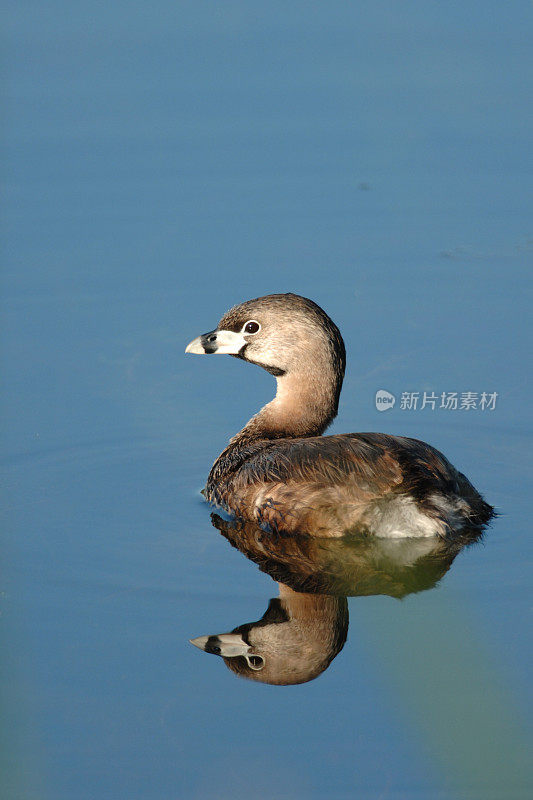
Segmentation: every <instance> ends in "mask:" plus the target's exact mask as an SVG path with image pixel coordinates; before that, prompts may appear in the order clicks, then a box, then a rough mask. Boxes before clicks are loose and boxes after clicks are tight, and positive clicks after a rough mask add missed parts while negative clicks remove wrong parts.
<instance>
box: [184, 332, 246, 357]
mask: <svg viewBox="0 0 533 800" xmlns="http://www.w3.org/2000/svg"><path fill="white" fill-rule="evenodd" d="M246 344H247V342H246V339H245V338H244V336H243V335H242V333H235V332H234V331H223V330H222V331H219V330H214V331H209V333H203V334H202V335H201V336H197V337H196V339H193V340H192V342H189V344H188V345H187V347H186V348H185V352H186V353H195V354H196V355H204V354H205V353H206V354H208V355H211V354H213V353H218V354H220V355H223V354H225V353H226V354H228V355H232V356H236V355H238V354H239V353H240V352H241V350H242V349H243V347H245V346H246Z"/></svg>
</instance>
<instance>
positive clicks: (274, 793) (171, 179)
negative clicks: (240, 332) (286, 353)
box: [1, 0, 533, 800]
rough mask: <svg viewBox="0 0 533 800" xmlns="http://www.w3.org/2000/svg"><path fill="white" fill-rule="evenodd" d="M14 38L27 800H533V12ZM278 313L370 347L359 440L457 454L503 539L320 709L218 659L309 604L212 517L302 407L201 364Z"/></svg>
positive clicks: (362, 369)
mask: <svg viewBox="0 0 533 800" xmlns="http://www.w3.org/2000/svg"><path fill="white" fill-rule="evenodd" d="M5 10H6V13H5V20H4V25H5V40H6V41H5V47H4V53H5V55H4V66H3V84H2V91H3V94H4V109H5V118H6V120H7V123H6V126H5V129H4V134H3V145H4V146H3V153H4V155H3V158H2V168H3V187H4V188H3V202H2V207H3V235H2V239H3V263H4V269H3V278H2V305H3V315H2V316H3V323H2V327H3V331H2V361H3V385H4V389H3V400H2V406H3V407H2V420H3V422H2V437H3V456H2V467H3V469H2V472H3V481H2V482H3V486H4V502H3V508H4V517H5V519H4V524H3V536H2V538H3V552H4V556H3V570H2V573H3V577H2V579H1V580H2V587H1V588H2V595H1V606H2V617H1V620H2V629H3V633H2V637H3V654H4V658H3V666H2V674H3V681H2V685H3V689H4V691H3V701H2V704H3V712H2V728H3V740H4V741H3V745H2V749H1V752H2V758H3V760H4V764H3V767H2V770H1V774H2V781H3V783H4V786H3V789H2V797H5V798H7V800H15V799H16V800H19V799H20V800H30V799H31V800H34V799H35V800H71V798H73V797H75V798H77V799H78V800H86V799H87V800H89V798H90V799H91V800H92V799H93V798H113V799H115V798H122V797H124V798H126V797H127V798H128V800H136V798H139V799H140V798H143V800H168V798H187V799H189V798H200V799H202V798H207V797H216V798H244V797H249V796H250V795H253V796H254V797H256V798H258V799H259V798H261V800H262V799H263V798H268V799H270V798H284V799H285V798H287V799H290V800H296V799H298V800H300V798H301V799H302V800H303V799H307V798H310V799H311V798H312V799H313V800H314V798H323V797H331V798H335V799H339V800H340V799H341V798H352V797H357V798H364V799H366V798H372V799H374V798H375V799H376V800H377V798H380V799H381V798H387V800H392V799H394V800H396V798H398V799H399V798H401V799H402V800H404V799H405V800H407V798H409V800H411V798H417V800H418V799H420V800H422V798H424V799H425V798H438V799H439V800H441V799H442V800H444V799H446V800H448V799H449V800H459V799H460V798H461V799H462V798H468V800H473V799H474V798H475V799H476V800H477V799H478V798H479V800H482V799H483V800H487V798H490V799H491V800H499V798H505V800H515V798H526V797H530V796H531V791H532V776H531V767H530V764H529V758H528V748H530V746H531V719H532V717H531V680H530V661H531V654H532V650H533V647H532V640H531V618H530V613H531V595H530V582H531V581H530V574H531V564H532V557H533V549H532V544H531V541H532V539H531V533H530V508H529V496H530V495H529V491H530V485H531V483H530V478H531V466H530V458H529V456H530V452H531V448H532V445H533V426H532V421H531V407H532V403H531V397H532V393H531V387H530V384H528V377H529V366H528V356H529V354H530V344H529V342H530V338H528V334H529V336H530V316H531V313H530V309H531V297H530V295H529V290H530V288H531V277H530V275H531V268H532V261H533V228H532V224H531V219H532V214H531V211H532V204H531V184H532V174H531V173H532V160H531V138H532V127H533V124H532V123H533V114H532V110H531V108H532V107H531V88H532V80H531V78H532V74H531V73H532V70H531V64H532V60H531V34H532V16H533V14H532V9H531V6H530V5H528V4H526V3H519V2H510V3H507V4H505V5H502V4H501V3H495V2H488V3H485V4H484V5H483V7H480V6H479V4H477V3H473V2H462V3H455V2H453V3H446V4H438V3H428V2H412V3H409V4H400V3H395V2H381V0H378V2H374V3H372V4H370V3H357V4H355V3H352V4H350V3H340V2H332V3H327V4H320V3H300V2H296V3H288V4H285V3H279V2H270V3H268V4H265V3H256V2H247V3H243V2H226V3H224V4H208V3H185V2H174V3H170V2H155V3H151V4H144V3H136V2H130V3H121V2H118V3H112V4H103V3H94V2H93V3H75V4H71V3H65V2H49V3H46V4H30V3H13V2H8V3H7V4H6V5H5ZM280 291H293V292H297V293H300V294H303V295H305V296H308V297H311V298H312V299H313V300H315V301H316V302H318V303H319V304H320V305H321V306H323V307H324V308H325V310H326V311H327V312H328V313H329V314H330V315H331V317H332V318H333V319H334V320H335V322H336V323H337V324H338V326H339V327H340V329H341V331H342V333H343V335H344V338H345V341H346V345H347V350H348V370H347V376H346V381H345V385H344V390H343V394H342V397H341V405H340V411H339V416H338V418H337V420H336V421H335V423H334V425H333V426H332V429H331V430H332V432H346V431H357V430H360V431H366V430H383V431H386V432H390V433H402V434H405V435H409V436H415V437H417V438H421V439H424V440H426V441H429V442H430V443H431V444H433V445H434V446H436V447H438V448H439V449H440V450H442V451H443V452H444V453H445V454H446V455H447V456H448V458H449V459H450V460H451V461H452V462H453V463H454V464H455V465H456V466H457V467H458V468H459V469H461V470H462V471H464V472H465V473H466V474H467V475H468V477H469V478H470V479H471V480H472V482H473V483H474V484H475V486H476V487H477V488H478V489H479V490H480V491H482V492H483V493H484V495H485V496H486V498H487V500H488V501H489V502H491V503H492V504H494V505H496V506H497V508H498V510H499V511H500V517H499V518H498V519H497V520H496V521H495V522H494V524H493V525H492V527H491V528H490V529H489V531H488V532H487V535H486V536H485V539H484V541H483V543H482V544H478V545H476V546H474V547H471V548H468V549H466V550H464V551H463V552H462V553H460V554H459V555H458V557H457V558H456V560H455V562H454V563H453V565H452V566H451V568H450V570H449V571H448V572H447V573H446V574H445V575H444V577H443V578H442V579H441V581H440V582H439V583H438V585H437V586H436V588H433V589H428V590H427V591H425V592H421V593H418V594H410V595H408V596H407V597H405V599H403V600H398V599H394V598H392V597H389V596H383V595H381V596H377V595H374V596H367V597H357V596H354V597H350V598H349V600H348V605H349V613H350V624H349V632H348V640H347V642H346V644H345V646H344V648H343V649H342V651H341V652H340V653H339V654H338V655H337V657H336V658H335V659H334V660H333V662H332V663H331V665H330V666H329V668H328V669H327V670H326V671H325V672H323V674H322V675H321V676H320V677H318V678H317V679H316V680H314V681H311V682H309V683H305V684H302V685H299V686H288V687H287V686H269V685H261V684H258V683H254V682H250V681H245V680H242V679H239V678H238V677H237V676H235V675H234V674H232V673H231V672H230V671H229V670H227V669H226V667H225V666H224V663H223V662H222V660H221V659H217V658H214V657H212V656H211V655H206V654H204V653H201V652H199V651H198V650H197V649H195V648H194V647H192V646H191V645H190V644H189V642H188V639H189V638H191V637H196V636H199V635H201V634H210V633H219V632H223V631H230V630H231V629H232V628H234V627H235V626H237V625H240V624H241V623H243V622H249V621H252V620H258V619H260V617H261V616H262V614H263V613H264V611H265V609H266V607H267V605H268V601H269V599H270V598H273V597H277V595H278V587H277V585H276V583H275V582H273V580H272V579H271V578H270V577H269V576H268V575H267V574H265V573H263V572H261V571H259V570H258V568H257V566H256V565H255V564H253V563H252V562H250V561H248V560H247V559H246V558H245V557H244V556H243V555H242V554H241V553H239V552H238V551H237V550H236V549H234V548H232V547H231V546H230V545H229V544H228V542H227V541H226V540H225V539H224V538H223V537H222V536H221V535H220V533H219V532H218V531H217V530H216V529H215V528H213V527H212V525H211V522H210V519H209V509H208V508H207V507H206V506H205V505H204V504H203V502H202V498H201V496H200V494H199V490H200V489H201V487H202V486H203V482H204V481H205V477H206V475H207V473H208V471H209V468H210V466H211V463H212V462H213V460H214V458H215V457H216V455H217V454H218V453H219V452H220V450H221V449H222V448H223V447H224V445H225V443H226V442H227V440H228V438H229V437H230V436H231V435H232V434H233V433H235V432H236V431H237V430H238V429H239V427H241V426H242V425H243V424H244V422H245V421H246V420H247V419H248V418H249V417H250V416H251V415H252V413H254V412H255V411H256V410H257V409H258V408H259V406H260V405H262V404H263V403H264V402H266V401H267V400H269V399H270V397H271V396H272V394H273V391H274V385H273V379H272V378H271V377H270V376H268V375H267V374H266V373H263V372H261V371H260V370H258V369H257V368H254V367H252V366H250V365H247V364H245V363H242V362H239V361H237V360H235V359H227V358H218V359H217V358H214V359H201V358H193V357H190V356H187V357H185V356H184V354H183V350H184V347H185V345H186V343H187V342H188V341H190V340H191V339H192V338H194V337H195V336H196V335H198V334H200V333H203V332H204V331H207V330H210V329H212V328H213V327H214V326H215V325H216V323H217V321H218V319H219V318H220V316H221V315H222V314H223V312H224V311H225V310H226V309H227V308H228V307H230V306H231V305H233V304H234V303H236V302H239V301H241V300H245V299H248V298H250V297H256V296H259V295H262V294H265V293H269V292H280ZM379 389H384V390H387V391H389V392H391V393H393V394H394V395H395V396H396V398H397V401H396V404H395V406H394V408H393V409H391V410H388V411H386V412H379V411H377V410H376V407H375V402H374V397H375V393H376V391H377V390H379ZM424 391H426V392H428V393H429V392H434V393H435V394H437V395H438V396H439V397H440V394H441V393H442V392H453V391H456V392H458V393H459V395H461V393H464V392H476V393H478V399H479V397H480V395H481V393H482V392H491V393H492V392H496V393H497V401H496V406H495V408H494V409H493V410H489V409H485V410H481V409H479V408H477V409H471V410H469V411H466V410H464V409H463V410H460V409H457V410H446V409H440V408H438V407H437V408H435V410H431V408H429V407H426V408H424V409H423V410H421V409H420V407H419V408H418V409H416V410H414V409H412V410H407V409H402V408H401V403H400V398H401V396H402V393H403V392H419V393H420V396H422V394H423V392H424Z"/></svg>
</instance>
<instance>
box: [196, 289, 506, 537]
mask: <svg viewBox="0 0 533 800" xmlns="http://www.w3.org/2000/svg"><path fill="white" fill-rule="evenodd" d="M185 352H186V353H196V354H217V355H220V354H229V355H232V356H235V357H236V358H240V359H243V360H244V361H248V362H249V363H251V364H255V365H257V366H260V367H262V368H263V369H265V370H266V371H267V372H269V373H270V374H271V375H273V376H274V377H275V378H276V381H277V392H276V396H275V397H274V399H273V400H271V401H270V402H269V403H267V404H266V405H265V406H264V407H263V408H262V409H261V410H260V411H259V412H258V413H257V414H256V415H255V416H253V417H252V419H251V420H250V421H249V422H248V423H247V424H246V425H245V426H244V428H243V429H242V430H241V431H240V432H239V433H237V434H236V435H235V436H234V437H233V438H232V439H231V440H230V442H229V444H228V446H227V447H226V448H225V449H224V450H223V452H222V453H221V454H220V456H219V457H218V458H217V459H216V461H215V463H214V464H213V467H212V469H211V471H210V473H209V477H208V479H207V484H206V487H205V489H204V495H205V497H206V499H207V500H208V501H209V502H211V503H214V504H215V505H217V506H219V507H222V508H224V509H225V510H226V511H227V512H229V513H230V514H232V515H233V516H235V517H237V518H239V519H243V520H248V521H251V522H254V523H256V524H259V525H260V526H262V527H265V528H267V529H268V528H269V529H271V530H274V531H279V532H283V533H288V534H304V535H310V536H334V537H337V536H343V535H344V534H346V533H350V532H363V533H365V534H368V535H374V536H380V537H403V536H409V537H411V536H440V537H442V538H450V537H453V535H454V532H456V531H458V530H461V529H462V528H479V527H481V526H483V525H484V524H485V523H487V522H488V521H489V519H490V518H491V516H492V514H493V509H492V507H491V506H490V505H488V503H486V502H485V501H484V500H483V498H482V497H481V495H480V494H479V492H478V491H477V490H476V489H475V488H474V487H473V486H472V484H471V483H470V482H469V481H468V479H467V478H466V477H465V476H464V475H463V474H462V473H461V472H459V471H458V470H457V469H455V467H453V466H452V465H451V464H450V462H449V461H448V460H447V459H446V458H445V457H444V456H443V455H442V453H440V452H439V451H438V450H436V449H435V448H434V447H432V446H431V445H429V444H426V443H425V442H422V441H419V440H417V439H410V438H407V437H403V436H392V435H388V434H384V433H345V434H335V435H330V436H323V435H322V434H323V433H324V431H325V430H326V428H327V427H328V425H329V424H330V423H331V422H332V420H333V419H334V418H335V417H336V415H337V410H338V404H339V395H340V392H341V388H342V382H343V379H344V371H345V366H346V351H345V347H344V342H343V339H342V336H341V334H340V332H339V329H338V328H337V326H336V325H335V323H334V322H333V321H332V320H331V319H330V317H329V316H328V315H327V314H326V312H325V311H324V310H323V309H322V308H320V306H318V305H317V304H316V303H314V302H313V301H312V300H309V299H307V298H305V297H301V296H299V295H296V294H292V293H289V294H271V295H266V296H264V297H258V298H256V299H254V300H248V301H246V302H244V303H241V304H239V305H237V306H235V307H234V308H232V309H230V310H229V311H228V312H227V313H225V314H224V316H223V317H222V319H221V320H220V322H219V323H218V326H217V327H216V328H215V329H214V330H212V331H209V332H208V333H205V334H203V335H202V336H198V337H197V338H196V339H194V340H193V341H192V342H190V343H189V344H188V345H187V348H186V350H185Z"/></svg>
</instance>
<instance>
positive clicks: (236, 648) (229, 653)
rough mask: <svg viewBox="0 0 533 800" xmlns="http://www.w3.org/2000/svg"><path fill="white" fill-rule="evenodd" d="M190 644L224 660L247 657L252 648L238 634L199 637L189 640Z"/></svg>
mask: <svg viewBox="0 0 533 800" xmlns="http://www.w3.org/2000/svg"><path fill="white" fill-rule="evenodd" d="M189 641H190V643H191V644H193V645H194V646H195V647H198V648H199V649H200V650H203V651H204V652H206V653H212V654H213V655H215V656H223V658H234V657H235V656H245V655H246V654H247V653H248V652H249V651H250V650H251V647H250V645H249V644H246V642H245V641H244V639H243V638H242V636H240V635H239V634H238V633H221V634H219V635H218V636H198V637H197V638H196V639H189Z"/></svg>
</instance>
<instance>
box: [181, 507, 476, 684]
mask: <svg viewBox="0 0 533 800" xmlns="http://www.w3.org/2000/svg"><path fill="white" fill-rule="evenodd" d="M211 519H212V522H213V525H214V526H215V527H216V528H218V530H219V531H220V533H221V534H222V535H223V536H224V537H225V538H226V539H227V540H228V542H229V543H230V544H231V545H232V546H233V547H236V548H237V549H238V550H240V551H241V552H242V553H243V554H244V555H245V556H246V557H247V558H249V559H250V560H251V561H253V562H255V563H256V564H257V565H258V567H259V569H260V570H261V571H262V572H266V573H267V574H268V575H270V576H271V577H272V578H273V579H274V580H275V581H277V582H278V589H279V597H277V598H274V599H272V600H270V602H269V605H268V608H267V610H266V611H265V613H264V614H263V616H262V618H261V619H260V620H258V621H257V622H251V623H246V624H244V625H239V626H238V627H237V628H235V629H234V630H233V631H231V633H221V634H215V635H211V636H199V637H197V638H196V639H191V643H192V644H194V645H195V646H196V647H198V648H200V649H201V650H204V651H205V652H206V653H212V654H214V655H219V656H221V657H222V658H223V659H224V662H225V664H226V666H227V667H228V668H229V669H230V670H232V671H233V672H235V673H236V674H237V675H239V676H240V677H244V678H249V679H251V680H255V681H260V682H261V683H270V684H277V685H281V684H284V685H287V684H297V683H305V682H306V681H310V680H313V679H314V678H317V677H318V676H319V675H320V674H321V673H322V672H324V670H325V669H327V667H328V666H329V664H330V663H331V662H332V661H333V659H334V658H335V656H336V655H337V654H338V653H339V652H340V651H341V650H342V647H343V645H344V643H345V641H346V636H347V633H348V604H347V600H346V598H347V597H348V596H349V597H358V596H369V595H389V596H390V597H396V598H402V597H405V596H406V595H408V594H412V593H414V592H420V591H424V590H427V589H432V588H433V587H434V586H435V585H436V584H437V583H438V581H439V580H440V579H441V578H442V576H443V575H445V573H446V572H447V571H448V570H449V568H450V566H451V564H452V562H453V560H454V559H455V557H456V555H457V554H458V553H459V551H460V550H461V549H462V548H463V547H464V546H465V545H467V544H470V543H471V542H472V541H475V540H476V539H479V537H480V536H481V530H479V531H474V532H472V531H469V532H468V535H464V536H461V535H460V534H459V533H458V534H457V535H456V536H454V539H453V542H448V541H443V540H442V539H438V538H424V539H421V538H408V537H407V538H401V539H377V538H376V537H362V536H360V537H357V538H351V539H347V538H344V539H319V538H312V537H294V536H291V537H289V536H283V535H281V534H273V533H271V532H267V531H265V530H263V529H262V528H259V527H257V526H255V525H253V524H252V523H248V522H242V521H239V520H232V521H228V520H224V519H222V518H221V517H219V516H218V515H216V514H213V515H212V517H211Z"/></svg>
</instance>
